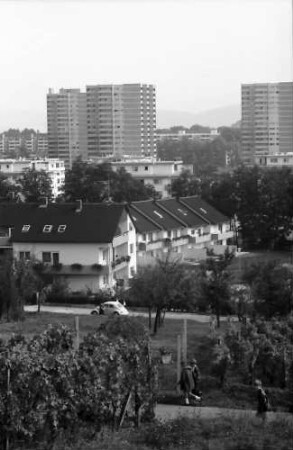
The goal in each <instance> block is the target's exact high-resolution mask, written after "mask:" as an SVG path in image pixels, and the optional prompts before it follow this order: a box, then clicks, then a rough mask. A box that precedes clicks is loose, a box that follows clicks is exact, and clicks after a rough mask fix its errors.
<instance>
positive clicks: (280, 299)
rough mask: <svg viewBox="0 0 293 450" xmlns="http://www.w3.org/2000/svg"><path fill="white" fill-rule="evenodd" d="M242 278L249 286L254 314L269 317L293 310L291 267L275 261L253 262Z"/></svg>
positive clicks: (284, 314) (282, 314)
mask: <svg viewBox="0 0 293 450" xmlns="http://www.w3.org/2000/svg"><path fill="white" fill-rule="evenodd" d="M243 279H244V281H245V282H246V283H247V284H248V285H249V286H250V287H251V294H252V299H253V302H254V311H255V313H256V314H259V315H261V316H263V317H265V318H271V317H274V316H286V315H287V314H290V313H291V311H293V273H292V268H290V267H287V266H284V265H282V264H280V263H278V262H277V261H269V262H267V263H261V264H254V265H252V266H250V267H249V268H247V269H246V270H245V272H244V274H243Z"/></svg>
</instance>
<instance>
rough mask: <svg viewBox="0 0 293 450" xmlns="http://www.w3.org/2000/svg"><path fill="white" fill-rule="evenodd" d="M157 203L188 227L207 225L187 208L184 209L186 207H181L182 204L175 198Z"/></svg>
mask: <svg viewBox="0 0 293 450" xmlns="http://www.w3.org/2000/svg"><path fill="white" fill-rule="evenodd" d="M157 203H158V205H160V206H162V207H164V208H165V209H167V210H168V211H170V213H172V214H174V215H175V216H177V217H178V218H179V219H181V220H182V221H183V222H185V223H186V226H188V227H201V226H206V225H207V221H206V220H204V219H202V218H201V217H200V216H199V215H197V214H195V213H194V212H192V211H191V210H190V209H189V208H186V206H184V205H182V203H180V202H179V201H178V200H177V199H175V198H168V199H164V200H159V201H157Z"/></svg>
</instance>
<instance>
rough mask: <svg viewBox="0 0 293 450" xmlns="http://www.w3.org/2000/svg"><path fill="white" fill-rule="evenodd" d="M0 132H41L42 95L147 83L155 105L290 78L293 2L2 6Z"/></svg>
mask: <svg viewBox="0 0 293 450" xmlns="http://www.w3.org/2000/svg"><path fill="white" fill-rule="evenodd" d="M0 17H1V26H0V56H1V71H0V132H2V131H4V130H5V129H7V128H9V127H12V128H24V127H29V128H35V129H39V130H40V131H46V94H47V91H48V88H54V89H55V90H58V89H60V88H62V87H64V88H81V89H82V90H83V91H84V90H85V86H86V85H88V84H102V83H117V84H118V83H153V84H155V85H156V88H157V108H158V109H160V110H175V111H187V112H192V113H197V112H200V111H205V110H209V109H213V108H218V107H222V106H226V105H232V104H240V93H241V84H242V83H256V82H277V81H291V80H292V79H293V77H292V65H293V62H292V60H293V57H292V0H172V1H171V0H135V1H134V0H128V1H125V0H107V1H105V0H83V1H79V0H67V1H66V0H63V1H62V0H59V1H58V0H55V1H54V0H34V1H32V0H31V1H29V0H18V1H16V0H9V1H8V0H7V1H6V0H0Z"/></svg>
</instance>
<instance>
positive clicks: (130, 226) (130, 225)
mask: <svg viewBox="0 0 293 450" xmlns="http://www.w3.org/2000/svg"><path fill="white" fill-rule="evenodd" d="M132 230H133V226H132V224H131V223H130V224H129V231H132Z"/></svg>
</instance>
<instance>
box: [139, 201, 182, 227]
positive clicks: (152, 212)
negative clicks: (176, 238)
mask: <svg viewBox="0 0 293 450" xmlns="http://www.w3.org/2000/svg"><path fill="white" fill-rule="evenodd" d="M132 205H133V206H134V207H135V209H136V210H138V211H140V212H141V214H143V215H144V217H145V218H148V219H149V220H150V221H151V223H152V226H153V224H154V223H155V224H157V228H158V229H163V230H173V229H177V228H182V227H184V225H183V223H182V222H181V221H180V220H177V219H176V218H174V217H173V216H172V215H171V214H169V213H168V212H166V211H164V210H163V209H162V208H160V206H159V204H158V203H157V202H154V201H153V200H145V201H141V202H133V203H132Z"/></svg>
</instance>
